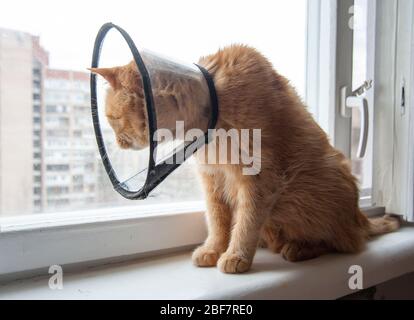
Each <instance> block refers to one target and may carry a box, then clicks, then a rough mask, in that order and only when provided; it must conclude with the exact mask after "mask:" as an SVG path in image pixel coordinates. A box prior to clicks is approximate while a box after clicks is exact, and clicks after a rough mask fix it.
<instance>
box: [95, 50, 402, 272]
mask: <svg viewBox="0 0 414 320" xmlns="http://www.w3.org/2000/svg"><path fill="white" fill-rule="evenodd" d="M199 64H200V65H202V66H204V67H205V68H206V69H207V70H208V71H209V72H210V73H211V75H212V76H213V78H214V82H215V86H216V90H217V94H218V99H219V119H218V123H217V126H216V128H221V129H225V130H230V129H237V130H241V129H255V128H259V129H261V130H262V131H261V132H262V133H261V172H260V174H258V175H253V176H245V175H243V174H242V168H243V165H234V164H206V163H204V161H203V157H202V156H201V155H200V154H197V158H198V159H199V161H200V165H199V167H200V174H201V176H202V178H203V184H204V187H205V191H206V198H207V208H208V210H207V223H208V230H209V235H208V238H207V240H206V241H205V243H204V244H203V245H202V246H201V247H199V248H198V249H197V250H195V251H194V253H193V261H194V263H195V264H196V265H198V266H215V265H217V266H218V267H219V268H220V270H222V271H223V272H227V273H239V272H245V271H247V270H249V268H250V266H251V264H252V261H253V257H254V254H255V252H256V248H257V245H258V243H259V241H260V240H261V241H262V243H264V244H266V246H267V247H268V248H269V249H271V250H273V251H275V252H277V253H281V254H282V255H283V257H284V258H285V259H287V260H290V261H298V260H304V259H310V258H314V257H317V256H319V255H321V254H323V253H327V252H347V253H353V252H358V251H359V250H361V249H362V248H363V245H364V243H365V241H366V239H368V238H369V237H370V236H373V235H377V234H381V233H385V232H390V231H393V230H396V229H397V228H398V226H399V224H398V220H397V219H396V218H393V217H384V218H379V219H376V220H370V219H367V218H366V216H365V215H363V214H362V213H361V211H360V209H359V207H358V200H359V191H358V188H357V184H356V180H355V178H354V176H353V175H352V174H351V171H350V167H349V164H348V161H347V159H345V157H344V156H343V155H342V153H341V152H339V151H338V150H336V149H335V148H333V147H332V146H331V145H330V144H329V141H328V138H327V136H326V134H325V132H324V131H323V130H322V129H321V128H320V127H319V126H318V124H317V123H316V122H315V121H314V119H313V118H312V116H311V115H310V113H309V112H308V111H307V110H306V108H305V107H304V105H303V103H302V101H301V100H300V98H299V97H298V95H297V94H296V92H295V90H294V89H293V88H292V87H291V85H290V84H289V82H288V81H287V80H286V79H285V78H284V77H282V76H281V75H279V74H278V73H277V72H276V71H274V69H273V68H272V66H271V64H270V63H269V61H268V60H266V59H265V58H264V57H263V56H262V55H261V54H260V53H258V52H257V51H256V50H254V49H252V48H249V47H246V46H242V45H234V46H230V47H227V48H225V49H222V50H220V51H219V52H217V53H216V54H213V55H210V56H207V57H204V58H202V59H200V61H199ZM121 69H126V70H128V72H126V71H123V72H120V82H121V83H122V79H123V77H124V78H125V77H126V78H128V75H130V73H131V72H132V73H135V75H134V76H135V78H136V77H137V75H136V73H137V71H136V69H135V68H134V67H133V66H132V65H128V66H124V67H121ZM114 70H116V68H114ZM95 72H98V73H99V70H95ZM125 74H126V76H125ZM124 81H125V80H124ZM161 89H162V88H161V87H160V88H158V91H159V92H161V91H162V90H161ZM163 89H165V87H163ZM128 90H129V93H128V95H129V96H130V97H129V98H128V99H123V98H122V97H123V96H124V93H125V91H128ZM139 90H140V87H139V86H138V85H135V87H134V86H132V88H131V86H130V88H129V89H128V88H126V87H125V86H121V88H118V89H110V91H109V92H108V97H107V115H108V116H111V115H112V114H115V115H116V116H117V117H121V118H123V119H124V120H123V121H122V123H125V125H124V126H122V125H118V124H116V123H113V122H111V124H112V125H113V128H114V130H115V132H116V133H117V134H118V135H119V136H120V137H121V136H122V134H123V133H126V135H127V136H128V137H129V138H130V139H135V140H134V141H136V142H133V143H131V144H130V145H129V146H131V145H134V144H137V145H140V146H141V145H142V144H141V142H140V143H138V141H141V140H142V139H143V138H142V136H143V133H145V128H146V126H145V125H144V124H145V122H146V117H145V111H143V109H145V108H144V105H143V103H142V101H141V102H138V100H139V99H137V98H138V97H141V95H142V94H141V95H139V94H137V91H139ZM180 90H183V87H178V88H176V90H175V91H174V92H172V94H175V95H177V92H179V91H180ZM155 91H157V90H155ZM121 92H124V93H121ZM156 94H157V93H156ZM174 101H176V100H174ZM127 102H128V103H127ZM180 102H181V103H180V104H181V105H182V110H181V111H180V112H181V113H180V118H182V119H184V120H185V121H188V122H191V123H192V125H191V126H192V127H198V126H199V127H201V123H205V121H204V119H203V121H200V122H198V123H197V119H194V118H191V119H190V118H189V117H190V115H191V114H194V112H191V111H192V108H198V107H199V106H196V105H194V104H193V103H185V101H184V100H183V99H181V100H180ZM137 108H139V110H141V111H140V112H139V114H140V115H141V116H142V117H141V118H140V119H138V120H136V118H137V113H136V110H137ZM134 118H135V120H134ZM126 123H129V124H130V125H129V126H127V125H126ZM138 123H139V124H140V125H138ZM163 124H164V125H165V126H166V127H169V125H170V124H169V123H167V122H164V123H163ZM144 136H145V135H144ZM119 140H122V139H121V138H120V139H119ZM214 143H216V142H214ZM214 143H212V144H211V145H209V147H208V148H207V149H209V148H211V147H213V148H214V147H217V145H216V146H214ZM121 147H125V145H122V144H121ZM230 148H231V146H230ZM233 151H234V150H230V151H229V152H233ZM236 151H239V150H236Z"/></svg>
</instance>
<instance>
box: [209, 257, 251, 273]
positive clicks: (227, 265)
mask: <svg viewBox="0 0 414 320" xmlns="http://www.w3.org/2000/svg"><path fill="white" fill-rule="evenodd" d="M251 265H252V261H251V260H248V259H246V258H245V257H242V256H240V255H238V254H235V253H224V254H223V255H222V256H221V257H220V259H219V261H218V263H217V266H218V268H219V269H220V271H221V272H224V273H243V272H246V271H248V270H249V269H250V266H251Z"/></svg>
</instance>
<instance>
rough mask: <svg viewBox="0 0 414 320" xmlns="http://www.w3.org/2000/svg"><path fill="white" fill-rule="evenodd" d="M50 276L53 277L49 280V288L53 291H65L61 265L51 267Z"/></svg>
mask: <svg viewBox="0 0 414 320" xmlns="http://www.w3.org/2000/svg"><path fill="white" fill-rule="evenodd" d="M49 274H51V275H52V276H51V277H50V278H49V288H50V289H51V290H62V289H63V269H62V267H61V266H60V265H57V264H54V265H52V266H50V267H49Z"/></svg>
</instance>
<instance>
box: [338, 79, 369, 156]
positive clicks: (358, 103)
mask: <svg viewBox="0 0 414 320" xmlns="http://www.w3.org/2000/svg"><path fill="white" fill-rule="evenodd" d="M371 87H372V80H371V81H365V82H364V84H363V85H362V86H360V87H359V88H358V89H356V90H355V91H353V92H350V90H349V88H348V87H343V88H342V89H341V115H342V116H343V117H344V118H351V116H352V108H358V109H359V113H360V118H361V131H360V133H359V143H358V151H357V154H356V156H357V158H363V157H364V156H365V152H366V149H367V142H368V130H369V109H368V100H367V99H366V98H364V97H361V95H362V94H364V92H366V91H367V90H369V89H370V88H371Z"/></svg>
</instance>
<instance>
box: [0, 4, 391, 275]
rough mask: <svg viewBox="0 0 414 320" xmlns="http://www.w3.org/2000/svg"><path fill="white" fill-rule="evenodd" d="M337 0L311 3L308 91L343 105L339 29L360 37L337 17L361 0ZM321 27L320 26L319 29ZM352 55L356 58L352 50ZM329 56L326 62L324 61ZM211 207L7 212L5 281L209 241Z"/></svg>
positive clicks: (315, 100)
mask: <svg viewBox="0 0 414 320" xmlns="http://www.w3.org/2000/svg"><path fill="white" fill-rule="evenodd" d="M337 1H338V0H334V1H324V0H310V1H309V8H308V12H309V23H308V28H309V31H310V32H311V33H308V34H309V35H311V36H310V37H309V39H308V49H307V61H308V63H307V65H308V67H310V66H311V64H310V63H309V61H313V64H312V68H308V72H307V79H308V81H307V82H308V87H307V95H308V101H309V104H310V107H311V108H312V105H314V106H317V105H319V104H328V105H331V106H334V105H335V106H336V105H337V103H336V102H337V99H336V94H335V93H337V92H339V91H338V88H339V86H340V85H343V84H349V85H350V84H351V83H352V82H351V81H352V77H351V75H349V74H348V69H347V68H346V67H345V65H344V64H343V63H344V62H343V61H342V60H341V61H342V62H339V60H338V59H343V60H346V63H348V62H349V61H348V60H347V59H348V55H346V57H344V56H343V51H341V50H349V48H346V45H345V44H341V41H338V37H337V33H336V30H337V31H338V32H339V34H340V37H339V38H340V39H342V37H343V36H345V37H346V38H347V39H348V40H347V41H348V42H349V40H350V39H351V40H352V38H350V37H349V34H347V31H346V30H344V24H343V23H340V24H337V19H336V17H338V18H339V19H340V20H341V21H345V20H344V19H348V18H349V17H348V15H347V14H345V13H344V12H345V10H346V12H348V10H347V8H348V7H349V4H350V3H351V2H353V1H352V0H340V1H339V2H337ZM345 2H346V3H345ZM337 3H339V7H337V6H336V5H337ZM338 8H339V10H338ZM345 8H346V9H345ZM338 12H339V13H341V14H342V13H343V14H342V16H341V14H339V15H337V13H338ZM338 21H339V20H338ZM314 30H317V32H316V31H315V33H313V31H314ZM342 33H344V35H343V34H342ZM327 48H331V49H332V48H333V50H326V49H327ZM337 53H338V54H337ZM348 54H349V55H350V56H351V57H352V51H351V53H349V52H348ZM310 59H311V60H310ZM321 61H323V62H324V63H323V64H321V63H319V62H321ZM312 70H313V71H312ZM350 70H352V68H351V67H350ZM336 79H339V80H341V81H336ZM309 80H311V81H309ZM328 110H329V114H328V116H327V117H325V118H324V115H317V116H316V117H317V119H318V120H320V121H321V122H322V127H324V125H326V126H327V127H326V128H327V129H328V131H329V132H333V137H334V141H335V143H336V144H337V145H342V146H345V147H343V150H345V151H346V144H347V143H350V140H349V138H346V137H345V138H343V137H340V135H338V129H339V128H345V129H341V130H348V131H349V132H348V133H349V137H350V121H349V120H346V119H339V118H338V117H337V113H336V112H335V109H334V108H329V109H328ZM338 124H339V125H338ZM337 125H338V128H336V126H337ZM334 128H335V131H333V130H334ZM348 133H347V134H348ZM348 147H349V146H348ZM204 211H205V204H204V203H203V202H186V203H181V204H180V203H179V204H166V205H156V206H132V207H116V208H106V209H99V210H92V211H88V212H87V211H82V212H70V213H67V214H63V213H59V214H45V215H34V216H25V217H10V218H2V219H1V220H0V280H1V279H14V278H19V277H22V276H26V275H34V274H39V273H40V274H41V273H43V274H44V273H45V272H47V268H48V267H49V266H50V265H53V264H59V265H73V264H75V265H76V264H83V263H87V264H101V263H102V262H103V261H105V262H108V261H113V260H116V261H118V260H119V259H129V258H131V257H137V256H143V255H148V254H155V253H157V252H166V250H167V251H168V250H178V249H180V248H189V247H194V246H195V245H197V244H199V243H201V242H202V241H204V239H205V237H206V234H207V231H206V226H205V221H204ZM365 212H366V213H367V214H372V215H375V214H381V213H383V212H384V208H382V207H378V208H368V209H367V210H366V211H365Z"/></svg>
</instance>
